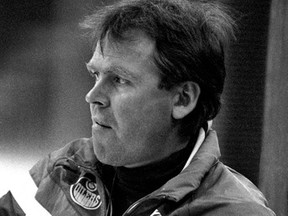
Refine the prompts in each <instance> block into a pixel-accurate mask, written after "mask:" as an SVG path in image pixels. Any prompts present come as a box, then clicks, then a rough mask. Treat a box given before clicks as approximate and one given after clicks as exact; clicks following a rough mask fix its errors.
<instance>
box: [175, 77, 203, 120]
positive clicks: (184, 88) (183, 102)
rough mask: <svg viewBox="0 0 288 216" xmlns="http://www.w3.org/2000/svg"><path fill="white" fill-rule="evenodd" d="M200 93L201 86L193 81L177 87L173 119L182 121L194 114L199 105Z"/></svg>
mask: <svg viewBox="0 0 288 216" xmlns="http://www.w3.org/2000/svg"><path fill="white" fill-rule="evenodd" d="M200 92H201V90H200V87H199V85H198V84H197V83H195V82H192V81H187V82H184V83H182V84H180V85H179V86H177V87H176V94H175V95H174V98H173V99H174V100H173V111H172V116H173V118H174V119H182V118H184V117H185V116H186V115H188V114H189V113H190V112H192V110H194V108H195V107H196V105H197V102H198V98H199V95H200Z"/></svg>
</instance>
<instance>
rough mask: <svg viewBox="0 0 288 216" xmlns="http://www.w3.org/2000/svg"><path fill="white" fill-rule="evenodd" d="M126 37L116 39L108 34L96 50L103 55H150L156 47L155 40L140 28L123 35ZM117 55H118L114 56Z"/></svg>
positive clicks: (145, 56) (98, 43)
mask: <svg viewBox="0 0 288 216" xmlns="http://www.w3.org/2000/svg"><path fill="white" fill-rule="evenodd" d="M123 38H124V39H115V38H113V37H112V36H111V35H109V34H107V35H106V37H105V38H103V40H101V41H98V42H97V45H96V49H95V52H97V53H98V54H101V55H102V56H105V55H106V56H109V55H111V54H112V53H113V54H116V55H117V54H118V55H120V56H122V57H127V56H129V55H130V56H134V57H138V58H140V57H142V58H143V57H144V58H147V57H150V56H151V55H152V54H153V52H154V49H155V42H154V40H152V39H151V38H150V37H149V36H148V35H147V34H145V33H144V32H143V31H140V30H130V31H127V32H125V34H124V35H123ZM113 57H116V56H113Z"/></svg>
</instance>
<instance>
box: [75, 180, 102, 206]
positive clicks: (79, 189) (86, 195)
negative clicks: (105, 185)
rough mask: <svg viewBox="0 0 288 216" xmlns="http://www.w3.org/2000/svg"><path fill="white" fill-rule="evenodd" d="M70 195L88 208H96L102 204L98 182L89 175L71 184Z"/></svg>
mask: <svg viewBox="0 0 288 216" xmlns="http://www.w3.org/2000/svg"><path fill="white" fill-rule="evenodd" d="M70 196H71V198H72V200H73V201H74V202H75V203H77V204H78V205H80V206H82V207H83V208H85V209H88V210H95V209H98V208H99V207H100V205H101V204H102V201H101V197H100V195H99V192H98V189H97V184H96V183H95V182H93V181H91V180H90V179H89V178H87V177H81V178H79V179H78V181H77V182H76V183H75V184H73V185H71V186H70Z"/></svg>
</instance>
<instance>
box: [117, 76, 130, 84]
mask: <svg viewBox="0 0 288 216" xmlns="http://www.w3.org/2000/svg"><path fill="white" fill-rule="evenodd" d="M114 82H115V83H117V84H121V85H123V84H127V83H128V80H126V79H123V78H121V77H118V76H116V77H114Z"/></svg>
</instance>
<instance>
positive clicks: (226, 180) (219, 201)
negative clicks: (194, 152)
mask: <svg viewBox="0 0 288 216" xmlns="http://www.w3.org/2000/svg"><path fill="white" fill-rule="evenodd" d="M171 215H183V216H184V215H187V216H188V215H199V216H200V215H201V216H210V215H211V216H212V215H213V216H218V215H219V216H220V215H221V216H223V215H227V216H228V215H229V216H230V215H235V216H236V215H237V216H242V215H243V216H244V215H245V216H246V215H255V216H256V215H257V216H274V215H275V213H274V212H273V211H272V210H271V209H269V208H268V206H267V201H266V199H265V198H264V196H263V194H262V193H261V191H260V190H259V189H258V188H257V187H256V186H255V185H254V184H253V183H252V182H251V181H249V180H248V179H247V178H245V177H244V176H243V175H241V174H239V173H238V172H236V171H234V170H233V169H231V168H229V167H227V166H225V165H224V164H222V163H221V162H218V163H217V164H216V165H214V166H213V167H212V168H211V170H210V171H209V172H208V173H207V174H206V176H205V177H204V178H203V180H202V182H201V185H200V187H199V188H198V189H197V190H196V191H194V192H193V193H191V194H189V195H188V196H187V198H186V201H185V202H184V203H183V205H182V206H181V207H180V208H179V209H176V211H175V212H174V213H173V214H171Z"/></svg>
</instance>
